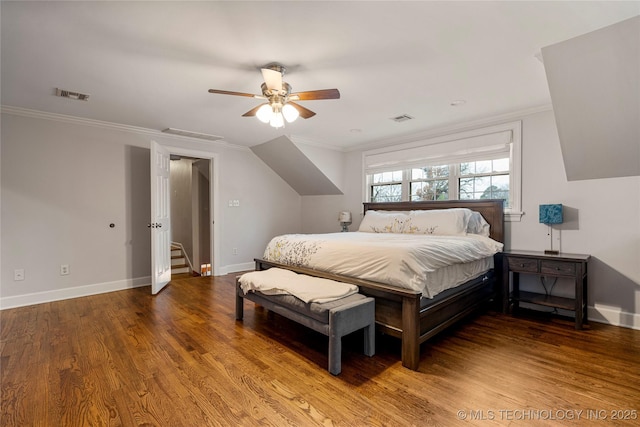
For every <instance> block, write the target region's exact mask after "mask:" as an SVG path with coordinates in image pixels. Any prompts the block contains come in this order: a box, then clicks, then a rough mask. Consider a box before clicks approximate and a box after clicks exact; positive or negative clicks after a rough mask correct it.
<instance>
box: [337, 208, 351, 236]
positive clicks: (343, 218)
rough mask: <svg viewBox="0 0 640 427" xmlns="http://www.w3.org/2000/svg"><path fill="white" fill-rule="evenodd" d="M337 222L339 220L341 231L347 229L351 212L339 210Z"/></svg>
mask: <svg viewBox="0 0 640 427" xmlns="http://www.w3.org/2000/svg"><path fill="white" fill-rule="evenodd" d="M338 222H340V225H341V226H342V231H343V232H347V231H349V226H350V225H351V212H349V211H343V212H340V214H339V215H338Z"/></svg>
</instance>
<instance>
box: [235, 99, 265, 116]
mask: <svg viewBox="0 0 640 427" xmlns="http://www.w3.org/2000/svg"><path fill="white" fill-rule="evenodd" d="M268 104H269V103H268V102H263V103H262V104H260V105H258V106H257V107H255V108H252V109H251V110H249V111H247V112H246V113H244V114H243V115H242V117H253V116H255V115H256V113H257V112H258V110H259V109H260V107H262V106H263V105H268Z"/></svg>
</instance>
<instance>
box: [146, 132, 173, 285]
mask: <svg viewBox="0 0 640 427" xmlns="http://www.w3.org/2000/svg"><path fill="white" fill-rule="evenodd" d="M170 197H171V194H170V192H169V150H167V149H166V148H164V147H163V146H161V145H160V144H158V143H157V142H155V141H151V224H149V227H150V228H151V293H152V294H153V295H155V294H157V293H158V292H160V291H161V290H162V288H164V287H165V286H166V285H167V283H169V281H170V280H171V249H170V247H171V220H170V212H171V210H170V206H171V205H170V204H169V201H170Z"/></svg>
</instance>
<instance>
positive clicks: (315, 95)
mask: <svg viewBox="0 0 640 427" xmlns="http://www.w3.org/2000/svg"><path fill="white" fill-rule="evenodd" d="M289 99H293V100H295V101H311V100H314V99H340V91H339V90H338V89H322V90H310V91H307V92H296V93H292V94H291V95H289Z"/></svg>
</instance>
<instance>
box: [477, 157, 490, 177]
mask: <svg viewBox="0 0 640 427" xmlns="http://www.w3.org/2000/svg"><path fill="white" fill-rule="evenodd" d="M489 172H491V160H481V161H479V162H476V173H477V174H478V173H489Z"/></svg>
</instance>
